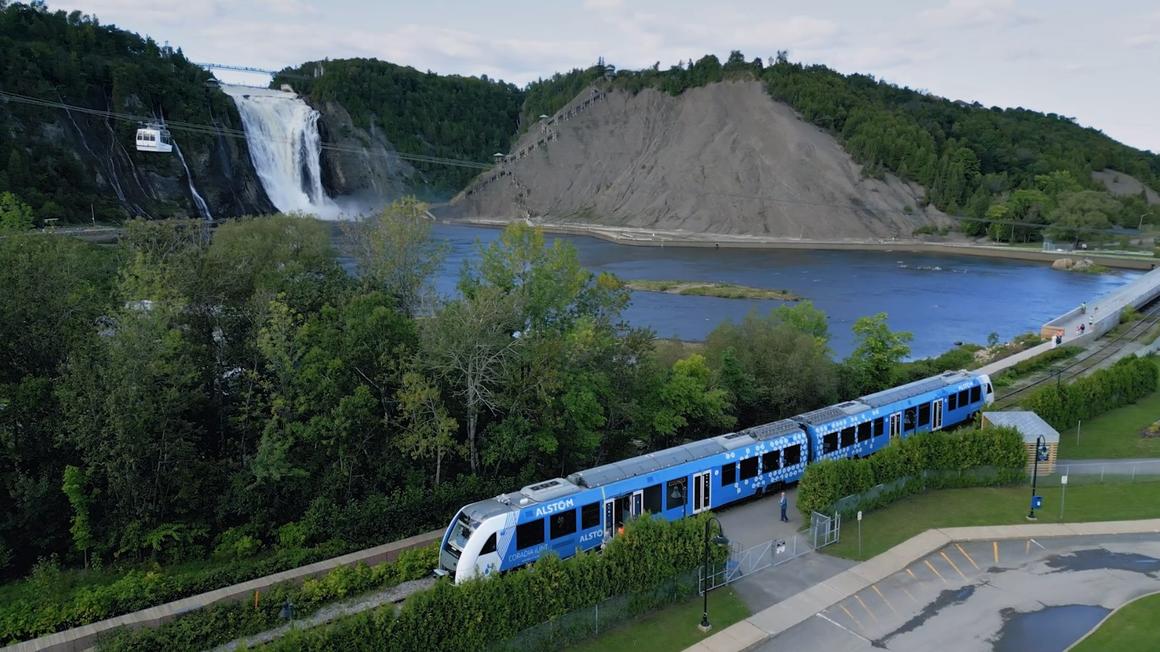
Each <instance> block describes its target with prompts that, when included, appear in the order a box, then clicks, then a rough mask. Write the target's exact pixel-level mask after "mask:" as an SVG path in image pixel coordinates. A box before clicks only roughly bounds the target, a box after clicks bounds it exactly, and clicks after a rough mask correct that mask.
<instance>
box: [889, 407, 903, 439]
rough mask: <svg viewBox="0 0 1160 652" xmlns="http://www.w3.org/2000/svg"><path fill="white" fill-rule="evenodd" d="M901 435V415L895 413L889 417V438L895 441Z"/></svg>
mask: <svg viewBox="0 0 1160 652" xmlns="http://www.w3.org/2000/svg"><path fill="white" fill-rule="evenodd" d="M901 434H902V413H901V412H895V413H894V414H892V415H890V438H891V439H897V438H898V436H899V435H901Z"/></svg>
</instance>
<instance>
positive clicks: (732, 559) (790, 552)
mask: <svg viewBox="0 0 1160 652" xmlns="http://www.w3.org/2000/svg"><path fill="white" fill-rule="evenodd" d="M800 538H801V537H799V536H798V535H796V534H795V535H794V537H793V539H790V540H786V539H773V540H771V541H766V542H764V543H759V544H757V545H756V546H753V547H752V548H746V549H744V550H742V549H741V548H740V546H735V547H734V548H733V549H732V550H731V551H730V552H729V558H728V559H726V560H725V563H724V564H721V565H715V566H713V567H711V568H710V569H709V577H707V578H706V577H705V569H704V568H703V567H702V568H701V569H700V571H699V579H700V581H699V582H698V585H697V586H698V594H701V593H704V592H705V591H706V590H709V591H712V590H713V589H716V588H719V587H722V586H725V585H726V584H732V583H733V582H736V581H737V580H739V579H741V578H743V577H745V576H746V575H751V574H753V573H756V572H758V571H762V570H765V569H766V568H769V567H771V566H777V565H779V564H784V563H785V562H787V561H790V560H792V559H797V558H798V557H800V556H802V555H804V554H806V553H807V552H809V551H810V547H809V546H808V545H806V542H805V541H798V539H800Z"/></svg>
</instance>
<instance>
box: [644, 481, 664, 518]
mask: <svg viewBox="0 0 1160 652" xmlns="http://www.w3.org/2000/svg"><path fill="white" fill-rule="evenodd" d="M644 511H646V512H648V513H649V514H660V513H661V486H660V485H659V484H654V485H653V486H651V487H645V488H644Z"/></svg>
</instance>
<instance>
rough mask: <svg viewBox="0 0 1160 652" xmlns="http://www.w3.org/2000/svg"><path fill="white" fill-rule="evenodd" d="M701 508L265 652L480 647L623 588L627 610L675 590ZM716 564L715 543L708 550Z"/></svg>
mask: <svg viewBox="0 0 1160 652" xmlns="http://www.w3.org/2000/svg"><path fill="white" fill-rule="evenodd" d="M707 518H708V515H707V514H703V515H700V516H697V517H693V518H687V519H682V520H679V521H674V522H672V523H669V522H666V521H664V520H661V519H653V518H649V517H647V516H646V517H642V518H639V519H635V520H633V521H630V522H629V523H628V524H627V526H626V530H625V534H624V536H620V537H617V538H615V539H613V540H612V541H610V542H609V543H608V547H607V549H606V550H605V551H604V552H603V553H602V554H598V553H595V552H588V553H581V554H579V555H577V556H575V557H572V558H570V559H566V560H560V559H558V558H557V557H555V556H553V555H549V556H547V557H543V558H541V559H540V560H539V561H537V562H536V563H535V564H534V565H532V566H531V567H530V568H529V569H527V570H525V571H520V572H515V573H507V574H504V575H499V576H495V577H491V578H487V579H480V580H473V581H470V582H466V583H464V584H461V585H454V584H451V583H450V582H439V583H438V584H436V585H435V586H434V587H433V588H431V589H429V590H427V591H422V592H419V593H415V594H414V595H412V596H410V597H409V598H408V599H407V601H406V602H405V603H404V604H403V608H402V609H400V610H399V611H398V613H397V614H396V613H395V610H394V607H392V606H387V607H380V608H378V609H374V610H371V611H366V612H363V613H359V614H355V615H353V616H349V617H346V618H343V619H341V620H338V621H336V622H334V623H331V624H327V625H322V626H319V627H314V628H311V629H305V630H297V631H293V632H291V633H290V634H289V635H288V636H286V637H285V638H282V639H279V640H278V641H275V642H274V643H273V644H272V645H271V646H270V647H272V648H273V649H275V650H295V651H297V650H376V651H377V650H388V651H389V650H441V651H443V650H445V651H449V652H455V651H457V650H465V651H466V650H485V649H489V648H490V647H491V646H492V645H494V644H495V643H496V642H499V641H505V640H508V639H511V638H513V637H515V636H517V635H519V634H520V633H521V632H523V631H524V630H526V629H528V628H530V627H533V626H536V625H539V624H540V623H543V622H545V621H552V620H556V619H559V618H561V617H562V616H564V615H565V614H568V613H570V612H572V611H574V610H576V609H582V608H586V607H590V606H592V605H594V604H597V603H599V602H601V601H602V600H605V599H607V598H609V597H611V596H613V595H618V594H621V593H630V594H633V596H634V597H633V598H632V599H630V600H629V602H628V606H627V608H628V609H629V610H639V609H644V608H646V606H647V605H648V604H650V602H649V601H650V600H657V599H663V598H664V596H663V595H661V596H659V598H658V596H657V595H651V594H656V593H658V592H659V593H661V594H668V593H671V592H674V591H679V590H680V589H679V586H677V585H678V584H679V583H672V580H673V578H677V577H679V576H681V575H683V574H684V573H685V572H686V571H688V570H690V569H693V568H696V567H697V566H698V565H699V564H700V563H701V556H702V554H703V548H702V545H703V543H702V542H703V532H704V527H705V525H704V524H705V520H706V519H707ZM713 550H714V551H715V554H716V561H717V562H720V561H721V560H722V559H723V556H724V553H725V552H726V551H725V549H724V548H722V547H720V546H715V547H714V548H713Z"/></svg>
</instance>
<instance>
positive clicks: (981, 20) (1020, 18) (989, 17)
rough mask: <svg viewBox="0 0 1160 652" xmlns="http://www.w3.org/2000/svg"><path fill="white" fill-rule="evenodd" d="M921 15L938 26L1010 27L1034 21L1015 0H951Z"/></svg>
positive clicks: (931, 23)
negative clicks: (1019, 9)
mask: <svg viewBox="0 0 1160 652" xmlns="http://www.w3.org/2000/svg"><path fill="white" fill-rule="evenodd" d="M919 16H920V17H921V18H922V19H923V20H924V21H925V22H927V23H928V24H930V25H933V26H936V27H954V28H970V27H1010V26H1014V25H1020V24H1027V23H1030V22H1034V19H1033V18H1032V17H1031V16H1030V15H1028V14H1024V13H1022V12H1020V11H1018V10H1017V9H1016V8H1015V0H949V1H948V2H947V3H946V4H945V5H943V6H942V7H939V8H937V9H927V10H925V11H923V12H921V13H920V14H919Z"/></svg>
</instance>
